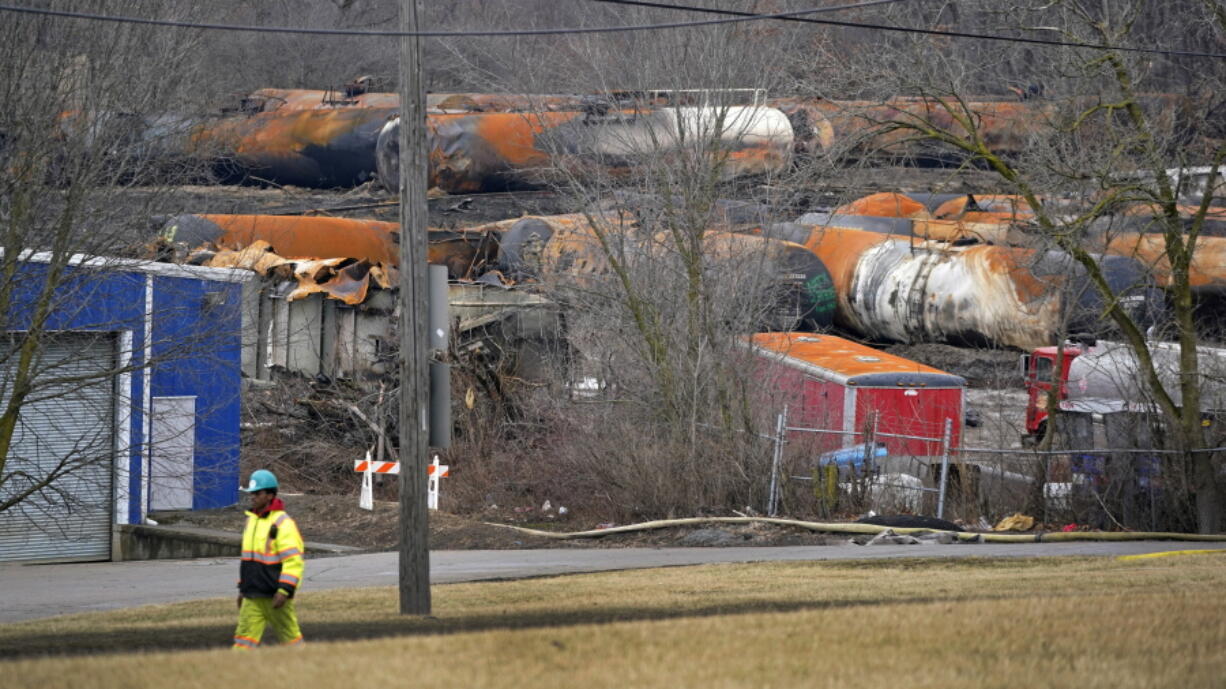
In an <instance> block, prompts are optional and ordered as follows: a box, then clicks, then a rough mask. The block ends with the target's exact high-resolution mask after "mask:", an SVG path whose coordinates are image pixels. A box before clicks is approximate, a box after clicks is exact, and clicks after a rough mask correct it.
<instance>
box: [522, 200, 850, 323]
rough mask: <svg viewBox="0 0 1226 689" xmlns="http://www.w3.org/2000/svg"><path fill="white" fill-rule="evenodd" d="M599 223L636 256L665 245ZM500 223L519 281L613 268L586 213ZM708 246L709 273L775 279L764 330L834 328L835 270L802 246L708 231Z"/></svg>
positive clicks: (768, 288) (585, 276) (615, 223)
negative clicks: (739, 272)
mask: <svg viewBox="0 0 1226 689" xmlns="http://www.w3.org/2000/svg"><path fill="white" fill-rule="evenodd" d="M598 222H608V223H609V224H608V225H607V230H608V232H607V235H606V236H607V237H610V238H612V239H611V241H613V242H616V243H622V245H623V247H624V248H625V250H626V251H627V252H628V253H629V255H631V256H633V255H636V254H637V255H639V256H642V255H644V254H651V252H656V251H659V248H658V247H660V246H662V240H661V239H660V238H659V237H656V238H655V241H644V239H645V238H639V239H638V240H633V239H628V237H629V234H630V233H632V232H634V231H635V228H632V227H629V226H625V225H620V224H619V223H620V222H621V218H608V219H607V220H606V219H602V220H598ZM498 225H499V229H502V230H504V231H503V233H502V247H501V253H500V263H501V268H502V270H503V271H504V272H505V273H506V274H508V275H510V276H512V277H514V278H517V279H531V278H536V279H542V280H554V279H558V278H559V277H563V278H569V279H577V280H578V281H580V282H586V281H589V280H591V279H592V278H593V277H595V276H606V275H609V274H610V267H609V263H608V261H607V260H606V258H605V255H604V253H603V251H602V250H601V248H600V243H599V241H598V239H597V235H596V233H595V230H594V229H593V228H592V226H591V224H590V223H589V221H588V218H587V216H585V215H582V214H573V215H561V216H538V217H525V218H520V219H518V220H514V221H507V222H505V223H499V224H498ZM704 245H705V246H704V248H705V251H706V252H707V255H708V256H709V257H710V258H711V259H712V261H713V263H712V270H720V269H724V270H727V269H729V268H730V267H732V269H735V267H745V268H747V269H749V271H750V272H751V273H752V275H755V276H763V275H766V276H770V277H769V278H768V279H767V280H766V281H765V282H764V283H763V284H762V285H761V286H762V287H764V288H765V292H766V296H767V298H769V299H771V300H772V302H773V304H772V307H771V309H770V313H769V314H768V315H767V316H765V317H764V319H763V322H762V323H761V324H760V327H761V328H769V329H784V330H789V329H794V328H800V329H808V330H821V329H824V328H827V327H829V326H830V324H831V322H832V319H833V316H834V309H835V294H834V290H833V289H832V286H831V278H830V273H829V272H828V271H827V270H826V267H825V266H824V265H823V264H822V262H821V260H819V259H818V258H817V256H815V255H814V254H813V253H812V252H810V251H808V250H807V249H805V248H804V247H803V246H799V245H797V244H794V243H791V242H786V241H778V240H772V239H766V238H762V237H757V236H753V235H745V234H733V233H728V232H709V233H707V234H706V236H705V237H704ZM651 255H654V254H651ZM632 260H633V259H632ZM709 277H710V279H718V278H719V275H717V274H714V273H712V274H711V275H710V276H709ZM766 283H769V284H766Z"/></svg>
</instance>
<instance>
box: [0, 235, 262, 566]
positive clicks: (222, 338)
mask: <svg viewBox="0 0 1226 689" xmlns="http://www.w3.org/2000/svg"><path fill="white" fill-rule="evenodd" d="M49 270H50V266H49V263H48V257H47V256H46V255H40V254H31V255H29V256H25V257H23V260H22V261H21V262H20V263H19V265H18V278H17V279H16V280H13V281H12V282H11V284H12V285H13V286H14V289H13V292H12V296H11V298H10V300H9V304H10V307H9V309H8V312H7V313H5V314H3V319H4V327H3V331H4V337H5V339H4V340H2V341H0V350H2V351H4V352H6V353H7V354H9V356H5V357H3V361H0V386H2V388H0V411H2V410H3V408H4V406H7V402H8V399H9V397H10V395H11V385H10V379H11V378H12V373H13V368H12V367H13V366H14V365H15V362H16V357H15V356H12V355H13V354H14V353H15V352H17V351H18V349H17V348H18V347H20V344H21V342H22V341H23V340H24V337H23V335H24V333H25V332H27V331H28V328H29V324H30V322H31V315H32V314H33V313H35V309H37V308H38V307H39V298H40V295H42V294H43V293H44V286H45V285H46V284H47V282H48V273H49ZM250 275H251V274H250V273H249V272H247V271H241V270H231V269H220V268H202V267H194V266H178V265H172V264H165V263H151V262H141V261H129V260H121V259H103V258H90V259H77V260H73V261H72V262H70V264H69V265H68V266H67V267H65V268H64V273H63V275H62V276H61V277H60V278H59V279H58V280H56V281H55V282H56V283H57V284H56V287H55V289H54V290H53V292H51V295H52V299H51V301H50V304H49V309H50V311H49V318H48V326H47V329H48V330H49V331H50V332H49V333H48V334H47V336H46V337H44V338H42V339H43V341H42V344H41V346H40V347H39V350H38V351H39V357H38V363H37V375H36V376H35V381H36V384H37V385H38V388H37V390H38V394H36V395H32V397H31V398H30V400H29V401H28V403H27V404H26V405H24V406H23V407H22V415H21V420H20V422H19V427H18V429H17V431H16V433H15V434H14V440H13V445H12V448H11V449H10V451H9V453H8V458H7V465H6V467H5V469H4V472H3V473H4V476H5V477H7V480H5V481H4V482H3V483H0V503H3V502H4V500H5V499H7V498H8V497H11V496H12V495H14V494H17V493H19V492H21V491H23V490H24V491H29V490H31V489H33V488H35V487H36V481H35V479H37V478H38V477H40V476H43V477H45V476H48V475H54V476H55V477H56V478H55V481H53V482H51V483H50V484H49V485H47V486H45V487H43V488H41V489H38V490H34V491H33V492H32V493H31V494H30V496H29V497H28V498H26V499H25V500H23V501H22V502H20V503H18V504H17V505H16V506H15V507H12V508H9V509H7V510H4V511H0V561H6V560H90V559H108V558H110V557H111V555H112V542H113V540H114V539H113V534H114V532H115V525H117V524H139V523H143V522H144V521H145V518H146V515H147V514H148V512H149V511H150V510H157V509H207V508H213V507H223V506H227V505H232V504H234V503H235V502H236V501H237V499H238V485H239V476H238V471H239V406H240V394H239V393H240V388H241V380H240V376H241V373H240V359H241V348H242V343H241V328H242V316H241V314H242V308H241V305H242V287H243V285H242V283H243V282H245V281H246V280H248V279H249V277H250ZM63 467H67V468H68V470H65V471H60V469H61V468H63ZM57 472H59V473H57ZM31 477H32V478H31ZM49 517H50V519H51V520H52V521H53V522H54V524H55V528H51V529H48V528H46V526H47V520H48V518H49Z"/></svg>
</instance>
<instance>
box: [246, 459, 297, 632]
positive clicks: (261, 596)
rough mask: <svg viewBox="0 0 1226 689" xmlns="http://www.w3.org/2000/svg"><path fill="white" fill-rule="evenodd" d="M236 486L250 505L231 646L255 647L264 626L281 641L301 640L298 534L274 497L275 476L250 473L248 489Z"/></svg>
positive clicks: (259, 471)
mask: <svg viewBox="0 0 1226 689" xmlns="http://www.w3.org/2000/svg"><path fill="white" fill-rule="evenodd" d="M239 490H241V491H243V492H244V493H247V494H249V495H250V496H251V509H250V510H249V511H248V512H247V526H246V527H245V528H244V529H243V552H242V561H241V562H240V563H239V580H238V628H237V629H235V630H234V648H235V649H237V650H248V649H252V648H255V647H256V646H259V645H260V638H261V637H263V635H264V627H265V626H267V625H272V628H273V630H275V631H276V633H277V638H278V639H279V640H280V641H281V643H282V644H283V645H294V644H301V643H302V632H301V631H300V630H299V629H298V617H297V615H296V614H295V613H294V592H295V591H297V590H298V585H299V584H300V583H302V571H303V561H302V556H303V554H304V553H305V552H306V546H304V545H303V543H302V534H300V533H299V532H298V525H297V524H295V523H294V520H293V519H290V516H289V515H288V514H286V513H285V504H284V503H282V502H281V499H280V498H278V497H277V477H276V476H274V475H273V473H272V472H271V471H268V470H266V469H260V470H258V471H254V472H252V474H251V480H250V481H249V482H248V483H247V487H246V488H240V489H239Z"/></svg>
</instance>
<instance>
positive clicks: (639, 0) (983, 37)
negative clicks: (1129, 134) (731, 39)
mask: <svg viewBox="0 0 1226 689" xmlns="http://www.w3.org/2000/svg"><path fill="white" fill-rule="evenodd" d="M590 1H591V2H602V3H608V4H610V5H628V6H633V7H651V8H655V9H662V10H681V11H686V12H704V13H707V14H720V15H730V16H735V17H765V16H767V15H761V14H754V13H753V12H741V11H738V10H720V9H712V8H709V7H691V6H688V5H673V4H669V3H664V2H649V1H648V0H590ZM847 9H851V8H847ZM770 18H771V19H773V20H777V21H789V22H803V23H805V24H820V25H823V26H842V27H848V28H857V29H872V30H874V31H892V32H895V33H909V34H922V35H925V36H946V37H949V38H969V39H974V40H980V41H999V42H1006V43H1028V44H1033V45H1046V46H1058V47H1063V48H1085V49H1090V50H1117V51H1120V52H1124V53H1147V54H1157V55H1174V56H1179V57H1209V58H1217V59H1223V58H1226V53H1202V52H1197V51H1192V50H1167V49H1164V48H1128V47H1123V46H1111V45H1104V44H1095V43H1074V42H1071V41H1057V40H1054V39H1046V38H1025V37H1020V36H1001V35H998V34H983V33H971V32H968V31H942V30H940V29H920V28H915V27H909V26H891V25H889V24H868V23H861V22H847V21H839V20H837V19H813V18H810V17H804V16H778V15H772V16H771V17H770Z"/></svg>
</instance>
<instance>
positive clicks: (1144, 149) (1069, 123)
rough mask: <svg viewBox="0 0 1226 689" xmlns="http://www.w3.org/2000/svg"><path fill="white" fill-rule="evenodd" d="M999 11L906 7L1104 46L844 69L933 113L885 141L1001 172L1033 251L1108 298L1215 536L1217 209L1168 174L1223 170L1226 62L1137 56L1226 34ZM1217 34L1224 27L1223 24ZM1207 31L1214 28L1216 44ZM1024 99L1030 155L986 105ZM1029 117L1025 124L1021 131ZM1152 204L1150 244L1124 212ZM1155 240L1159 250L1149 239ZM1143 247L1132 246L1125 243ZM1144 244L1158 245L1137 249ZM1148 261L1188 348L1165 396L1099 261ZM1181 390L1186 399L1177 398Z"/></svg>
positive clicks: (1147, 21)
mask: <svg viewBox="0 0 1226 689" xmlns="http://www.w3.org/2000/svg"><path fill="white" fill-rule="evenodd" d="M995 8H996V5H995V3H972V4H970V5H969V6H968V5H967V4H966V3H962V4H960V5H958V6H957V7H956V8H955V7H954V6H952V5H948V6H941V7H940V8H936V7H935V6H933V8H918V7H916V8H907V9H903V10H900V11H901V12H904V13H906V15H907V16H906V17H905V18H906V19H907V20H909V21H911V22H913V23H914V22H915V21H916V20H923V21H926V22H929V23H930V24H934V23H935V24H938V25H939V24H940V22H941V21H942V20H944V18H946V17H949V18H954V17H956V18H957V21H958V27H957V28H959V29H975V30H980V31H987V32H992V33H998V34H1004V35H1006V36H1009V35H1018V36H1022V35H1024V36H1036V35H1037V36H1042V37H1045V38H1057V39H1060V40H1064V41H1068V42H1071V43H1079V44H1093V45H1100V46H1106V49H1100V50H1088V49H1084V48H1068V47H1064V48H1061V47H1046V48H1042V49H1040V48H1036V47H1026V46H1018V45H1014V44H1010V43H1007V42H992V43H987V42H977V43H957V44H954V45H951V46H946V45H945V44H943V43H942V41H944V40H945V39H940V38H892V39H891V38H888V37H883V41H882V42H883V44H884V46H883V48H884V49H883V50H882V51H881V52H880V53H878V54H877V55H875V56H874V57H873V59H872V60H869V59H864V58H865V57H866V56H863V55H856V54H848V55H847V58H846V59H845V60H844V61H842V62H841V66H842V67H843V68H844V69H845V70H847V73H849V74H851V73H854V74H856V75H858V77H860V80H861V81H860V83H861V84H862V85H863V87H864V89H865V91H868V92H871V95H872V98H873V99H875V100H876V101H877V102H881V103H886V102H891V101H890V99H892V98H897V97H919V98H922V99H924V100H923V102H924V103H925V104H926V105H925V107H923V108H911V109H906V108H900V109H897V110H895V111H894V113H893V114H892V115H891V116H888V117H882V118H879V119H877V120H876V122H875V124H876V125H878V126H877V128H876V129H875V130H874V131H875V133H876V134H880V135H885V134H888V133H890V132H894V133H900V134H902V135H904V136H906V137H908V139H907V140H911V141H924V142H929V143H930V144H937V145H939V146H940V147H941V148H943V149H944V150H946V151H948V152H949V153H950V154H951V155H953V156H956V157H957V158H958V159H960V160H961V161H963V164H965V165H975V166H983V167H986V168H987V169H989V170H991V171H992V172H994V173H995V174H996V175H998V176H999V178H1000V179H1001V180H1002V181H1003V183H1004V184H1005V186H1006V188H1007V189H1008V190H1009V191H1010V192H1011V193H1014V194H1017V195H1019V196H1020V197H1022V198H1023V199H1024V200H1025V203H1026V205H1027V206H1029V208H1030V209H1031V210H1032V211H1033V217H1034V221H1033V224H1032V226H1031V228H1030V238H1031V241H1033V242H1035V243H1046V244H1049V245H1052V246H1055V247H1057V248H1058V249H1060V250H1062V251H1064V252H1066V253H1068V254H1069V255H1070V256H1072V257H1073V258H1074V259H1075V260H1076V261H1077V262H1078V263H1079V264H1080V265H1081V266H1083V267H1084V269H1085V271H1086V273H1087V275H1088V276H1089V278H1090V280H1091V282H1092V284H1093V285H1094V287H1095V288H1096V289H1097V290H1098V291H1099V293H1100V294H1101V295H1102V296H1103V299H1104V301H1105V305H1106V306H1105V313H1106V315H1107V316H1108V317H1109V318H1110V320H1111V321H1112V322H1113V323H1114V324H1115V326H1116V327H1117V329H1118V331H1119V332H1120V333H1121V334H1122V337H1123V338H1124V340H1125V342H1127V343H1128V345H1129V346H1130V347H1131V348H1132V349H1133V351H1134V352H1135V355H1136V358H1137V360H1138V362H1139V368H1138V375H1139V376H1140V377H1141V378H1142V379H1143V380H1144V381H1145V382H1146V387H1147V388H1148V389H1149V391H1150V393H1151V394H1152V395H1153V398H1154V401H1155V403H1156V406H1157V407H1158V408H1159V409H1160V410H1161V413H1162V415H1163V417H1164V418H1165V420H1166V427H1167V430H1168V435H1169V437H1170V438H1171V440H1172V442H1173V443H1174V446H1175V448H1177V449H1178V450H1180V451H1182V452H1183V453H1185V454H1184V461H1185V462H1186V466H1188V467H1189V468H1190V475H1191V484H1192V487H1193V490H1194V492H1195V495H1196V513H1197V522H1198V524H1199V528H1200V529H1201V530H1202V531H1205V532H1208V531H1216V530H1218V529H1219V528H1220V524H1221V487H1220V485H1219V481H1218V478H1217V475H1218V468H1219V465H1220V462H1219V461H1218V460H1217V459H1215V456H1214V455H1213V454H1212V453H1209V452H1206V451H1205V450H1206V448H1207V447H1208V446H1207V443H1206V431H1205V427H1204V425H1203V424H1202V405H1201V399H1200V386H1201V379H1200V376H1199V375H1198V363H1197V359H1198V354H1197V348H1198V344H1199V342H1200V329H1199V328H1198V298H1197V297H1198V290H1197V287H1196V284H1195V282H1194V278H1193V277H1192V276H1193V274H1194V272H1195V269H1194V265H1195V256H1196V251H1197V248H1198V246H1199V245H1200V243H1201V239H1202V236H1201V235H1202V228H1203V227H1204V226H1205V223H1206V217H1207V215H1208V213H1209V212H1210V208H1211V207H1212V206H1214V205H1215V198H1217V196H1216V195H1215V193H1214V192H1213V182H1212V177H1213V175H1214V174H1216V172H1214V173H1211V175H1210V178H1211V181H1210V185H1209V189H1208V193H1206V194H1205V195H1204V196H1203V198H1201V199H1198V202H1197V203H1195V204H1194V205H1192V206H1191V207H1189V206H1186V205H1183V200H1182V199H1181V196H1180V191H1179V188H1178V186H1177V183H1176V182H1174V181H1173V180H1172V178H1171V176H1169V175H1168V173H1167V170H1168V169H1172V168H1176V169H1178V168H1185V167H1188V166H1192V165H1210V166H1213V168H1212V169H1213V170H1215V171H1216V169H1217V166H1218V165H1220V164H1221V163H1222V162H1223V160H1226V145H1223V143H1222V138H1221V132H1220V129H1221V122H1220V108H1219V107H1218V106H1217V102H1216V101H1217V97H1216V96H1215V95H1213V94H1215V93H1216V92H1217V91H1218V90H1220V85H1221V83H1222V77H1223V75H1224V74H1226V73H1224V72H1223V71H1222V68H1221V66H1220V65H1221V61H1220V60H1216V59H1195V58H1190V57H1184V56H1179V55H1173V54H1161V53H1158V54H1156V53H1137V52H1129V50H1130V49H1133V48H1150V47H1155V46H1161V45H1167V44H1169V41H1168V40H1167V39H1169V37H1170V36H1179V37H1181V41H1180V44H1179V46H1178V48H1179V49H1180V50H1196V49H1209V50H1214V49H1216V50H1219V51H1220V46H1221V45H1222V37H1223V28H1226V27H1223V26H1222V24H1221V23H1220V16H1221V12H1220V7H1218V6H1217V4H1216V3H1213V2H1182V3H1179V7H1178V9H1176V8H1175V7H1173V6H1171V5H1170V4H1167V5H1165V6H1164V7H1163V9H1162V11H1161V12H1157V11H1156V9H1157V8H1156V7H1155V6H1153V5H1152V4H1151V3H1144V2H1127V3H1088V2H1077V1H1067V2H1055V3H1020V4H1015V6H1013V7H1011V8H1009V10H1008V12H1002V11H998V10H997V9H995ZM1215 22H1216V23H1215ZM1208 27H1216V28H1215V29H1214V30H1212V31H1210V30H1209V29H1208ZM985 93H986V94H987V95H993V94H996V95H998V96H1002V97H1005V98H1009V97H1011V96H1010V95H1009V94H1013V96H1012V97H1013V98H1015V99H1016V98H1022V99H1024V103H1025V104H1026V107H1024V108H1020V109H1019V112H1022V113H1025V114H1022V115H1018V117H1019V120H1018V121H1017V122H1015V123H1014V126H1016V127H1021V126H1025V127H1026V132H1027V138H1028V141H1029V143H1028V145H1027V146H1026V147H1025V148H1024V149H1023V150H1020V151H1019V150H1008V151H1006V150H1001V149H1000V147H999V146H998V142H997V141H994V140H993V139H992V138H991V137H989V136H988V135H987V134H986V132H987V128H988V127H989V125H990V124H992V123H989V121H988V118H987V117H986V116H985V114H984V112H983V111H982V110H981V109H979V108H976V107H975V106H974V104H973V103H972V101H974V100H975V99H976V97H977V96H982V95H984V94H985ZM1023 117H1024V118H1026V119H1025V120H1022V119H1020V118H1023ZM1137 207H1141V208H1144V209H1145V210H1144V211H1143V213H1142V215H1144V216H1145V218H1146V224H1147V226H1146V227H1145V229H1144V230H1143V231H1142V234H1143V236H1141V237H1140V239H1138V238H1137V235H1135V234H1132V235H1124V234H1121V233H1120V232H1121V231H1120V229H1119V223H1118V222H1116V221H1115V219H1117V218H1118V217H1119V216H1118V214H1119V213H1121V209H1123V208H1134V209H1135V208H1137ZM1145 235H1147V236H1149V237H1151V239H1150V240H1146V239H1145ZM1129 241H1130V242H1131V246H1130V247H1127V248H1125V244H1126V243H1127V242H1129ZM1146 241H1154V242H1157V246H1158V247H1159V248H1158V249H1157V250H1156V251H1155V252H1153V253H1151V254H1145V253H1143V252H1141V251H1140V250H1139V247H1140V246H1141V244H1142V243H1144V242H1146ZM1103 250H1106V251H1107V252H1108V253H1125V254H1135V255H1136V256H1137V257H1138V258H1139V259H1141V260H1144V261H1146V262H1147V263H1149V264H1151V265H1153V267H1154V269H1155V272H1156V273H1157V275H1158V277H1159V279H1160V281H1161V282H1163V283H1164V285H1165V287H1166V290H1167V294H1168V300H1169V303H1170V307H1171V311H1172V316H1171V321H1170V324H1169V330H1167V332H1169V334H1170V335H1171V336H1172V337H1173V339H1174V340H1176V341H1177V342H1178V343H1179V345H1180V355H1179V376H1178V378H1179V381H1178V385H1177V388H1178V392H1177V393H1175V392H1174V391H1173V390H1171V388H1170V387H1169V386H1167V387H1164V385H1163V381H1162V380H1161V373H1160V370H1159V368H1158V367H1157V366H1156V365H1155V362H1154V359H1153V358H1152V357H1151V354H1150V348H1149V345H1148V344H1147V333H1146V332H1145V327H1144V325H1143V324H1141V323H1138V321H1137V320H1136V318H1135V317H1134V316H1133V315H1132V314H1130V313H1128V310H1127V309H1126V308H1125V305H1124V304H1122V303H1121V302H1120V300H1118V299H1116V298H1115V297H1114V296H1113V295H1114V294H1115V291H1114V290H1113V289H1112V288H1111V285H1109V284H1108V279H1107V276H1106V275H1105V271H1104V269H1103V267H1102V264H1101V262H1100V260H1099V256H1100V255H1101V254H1100V253H1099V252H1101V251H1103ZM1172 393H1174V394H1172Z"/></svg>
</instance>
